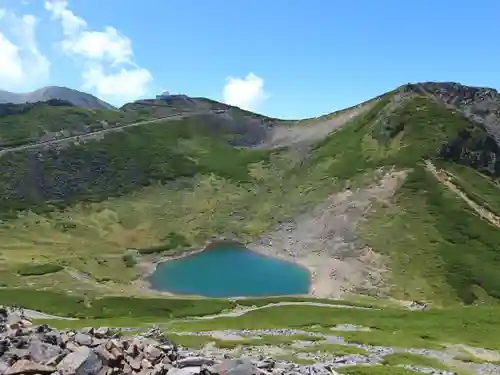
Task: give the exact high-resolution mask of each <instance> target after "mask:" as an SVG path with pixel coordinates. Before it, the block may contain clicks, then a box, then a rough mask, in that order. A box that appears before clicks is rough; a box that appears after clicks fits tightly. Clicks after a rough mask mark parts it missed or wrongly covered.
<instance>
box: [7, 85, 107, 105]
mask: <svg viewBox="0 0 500 375" xmlns="http://www.w3.org/2000/svg"><path fill="white" fill-rule="evenodd" d="M50 99H60V100H65V101H67V102H70V103H71V104H73V105H75V106H78V107H82V108H91V109H113V108H115V107H114V106H112V105H111V104H109V103H106V102H104V101H103V100H101V99H99V98H97V97H96V96H94V95H91V94H88V93H85V92H82V91H78V90H75V89H71V88H68V87H62V86H45V87H42V88H40V89H37V90H34V91H31V92H27V93H15V92H9V91H5V90H0V103H12V104H24V103H36V102H44V101H47V100H50Z"/></svg>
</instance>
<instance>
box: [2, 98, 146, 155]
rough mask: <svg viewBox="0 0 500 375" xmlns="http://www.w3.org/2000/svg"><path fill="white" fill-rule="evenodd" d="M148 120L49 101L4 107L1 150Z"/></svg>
mask: <svg viewBox="0 0 500 375" xmlns="http://www.w3.org/2000/svg"><path fill="white" fill-rule="evenodd" d="M141 119H144V117H141V116H140V115H139V114H138V113H133V112H130V113H124V112H121V111H118V110H115V109H88V108H82V107H77V106H75V105H73V104H71V103H70V102H68V101H63V100H59V99H49V100H47V101H45V102H36V103H27V104H0V148H8V147H14V146H18V145H22V144H26V143H36V142H44V141H48V140H53V139H59V138H65V137H69V136H72V135H81V134H86V133H89V132H92V131H97V130H101V129H104V128H107V127H113V126H119V125H120V124H123V123H129V122H133V121H139V120H141Z"/></svg>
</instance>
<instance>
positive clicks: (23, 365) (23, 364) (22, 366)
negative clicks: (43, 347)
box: [4, 359, 55, 375]
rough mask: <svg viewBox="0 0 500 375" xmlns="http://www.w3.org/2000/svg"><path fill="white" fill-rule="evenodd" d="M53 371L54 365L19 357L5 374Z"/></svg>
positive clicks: (15, 374)
mask: <svg viewBox="0 0 500 375" xmlns="http://www.w3.org/2000/svg"><path fill="white" fill-rule="evenodd" d="M54 371H55V368H54V367H51V366H46V365H42V364H39V363H35V362H32V361H29V360H27V359H21V360H19V361H17V362H16V363H14V364H13V365H12V366H11V367H10V368H9V369H7V371H5V373H4V374H5V375H17V374H51V373H53V372H54Z"/></svg>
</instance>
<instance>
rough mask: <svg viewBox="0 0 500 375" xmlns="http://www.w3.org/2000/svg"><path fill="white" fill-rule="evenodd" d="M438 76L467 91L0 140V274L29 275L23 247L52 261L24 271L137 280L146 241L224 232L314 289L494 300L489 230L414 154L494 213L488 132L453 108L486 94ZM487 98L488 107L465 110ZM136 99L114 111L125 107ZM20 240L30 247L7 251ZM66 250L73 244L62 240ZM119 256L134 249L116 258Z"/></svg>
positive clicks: (110, 285) (162, 246)
mask: <svg viewBox="0 0 500 375" xmlns="http://www.w3.org/2000/svg"><path fill="white" fill-rule="evenodd" d="M432 87H434V86H432ZM445 87H447V88H449V90H456V91H457V94H456V95H462V96H463V97H464V98H465V99H467V100H465V104H462V103H461V101H459V100H457V101H456V102H455V103H448V104H447V105H445V104H443V103H442V102H440V101H439V100H436V98H435V97H434V96H437V95H438V93H439V92H440V91H439V90H440V89H439V90H437V89H436V90H434V91H432V90H429V84H425V85H424V86H423V88H424V89H425V90H424V91H427V92H428V93H427V94H426V93H425V92H422V90H420V89H419V88H418V87H417V88H415V87H413V86H410V87H407V86H406V87H405V86H404V85H403V86H401V87H399V88H397V89H395V90H392V91H390V92H389V93H386V94H383V95H380V96H378V97H376V98H374V99H373V100H369V101H367V102H364V103H362V104H360V105H358V106H354V107H351V108H348V109H346V110H343V111H339V112H336V113H332V114H329V115H326V116H320V117H318V118H313V119H307V120H303V121H297V122H280V121H279V120H273V119H268V118H264V119H262V118H261V117H258V116H259V115H255V116H256V117H255V118H253V117H252V115H251V114H249V115H247V114H246V113H244V112H237V110H236V109H234V108H228V107H224V108H219V109H224V112H223V113H212V114H210V115H208V114H206V115H199V116H198V115H197V116H189V112H188V111H187V110H186V108H185V107H180V109H181V112H183V113H187V114H186V115H185V116H183V117H182V118H179V119H177V120H175V121H163V120H161V119H159V121H155V122H151V123H148V124H144V125H140V126H136V127H130V128H126V129H122V130H120V131H116V132H113V133H109V134H106V135H104V136H103V137H101V138H99V139H90V140H88V142H86V143H85V144H78V142H77V143H75V144H70V145H69V146H68V147H65V148H63V149H60V148H48V149H43V150H42V149H36V150H20V151H16V152H11V153H8V154H4V155H3V156H1V157H0V164H1V166H0V167H1V168H0V171H1V172H0V195H1V196H2V197H3V199H2V200H1V201H0V204H1V205H2V209H1V212H2V215H3V216H2V220H3V221H2V222H3V224H2V225H1V226H0V238H2V239H4V244H3V245H0V254H1V255H2V256H3V259H4V260H3V261H1V262H0V270H1V271H2V272H1V274H2V276H1V277H0V281H3V282H4V283H6V284H7V285H12V286H23V285H24V286H26V283H28V282H30V281H29V280H28V279H26V278H25V277H24V276H22V275H19V274H18V273H17V272H16V269H19V268H22V267H23V265H24V264H27V263H29V262H30V261H32V259H36V260H37V261H41V260H44V261H45V262H49V263H54V265H55V266H56V267H49V268H48V269H51V270H57V271H51V272H52V273H50V274H47V275H46V276H44V275H39V276H37V277H36V280H37V282H38V283H39V285H40V286H42V287H45V288H49V289H56V290H58V288H65V287H67V285H75V284H76V285H78V287H82V288H85V289H86V290H92V291H94V292H95V291H96V290H101V291H103V290H108V291H118V290H120V291H122V292H123V291H124V290H126V293H132V294H135V293H138V294H141V293H145V290H144V288H143V286H144V270H143V268H141V266H140V264H152V263H153V264H154V257H155V256H154V255H150V254H156V255H157V256H166V257H168V256H179V255H182V254H186V253H189V252H190V251H192V250H195V249H199V248H200V247H203V246H204V244H206V243H207V241H210V239H214V238H232V239H236V240H238V241H240V242H241V243H244V244H247V245H248V246H249V247H250V248H252V249H256V250H258V251H261V252H263V253H265V254H267V255H272V256H276V257H282V258H285V259H288V260H293V261H294V262H299V263H301V264H303V265H304V266H306V267H307V268H309V269H310V270H311V272H312V274H313V275H314V277H313V286H314V290H315V291H316V293H317V294H318V295H319V296H335V297H338V296H339V295H343V294H345V293H368V294H370V293H374V294H376V295H378V296H381V297H394V298H397V299H402V300H407V299H411V298H413V299H418V300H420V299H427V300H431V301H433V302H435V303H446V304H456V303H465V304H472V303H476V302H478V301H487V300H489V299H493V300H499V299H500V279H499V278H497V277H495V276H494V270H495V267H497V266H500V264H498V259H497V258H496V255H495V254H496V243H497V241H498V242H500V237H499V233H498V229H497V228H496V227H495V228H493V227H492V226H491V225H490V224H489V223H488V222H487V221H486V220H483V219H481V217H480V216H479V215H477V210H476V211H474V210H472V209H471V205H470V201H468V202H469V204H468V203H467V202H464V199H463V197H461V196H460V195H457V194H455V193H454V192H453V191H449V190H450V189H448V187H447V186H446V185H445V184H443V183H442V182H441V181H439V180H438V179H436V178H435V176H434V175H433V174H432V173H431V172H429V170H428V169H426V164H425V161H426V160H429V161H430V162H431V163H433V165H436V166H437V167H439V168H440V169H442V170H445V171H448V172H450V173H451V171H452V172H453V176H455V177H454V178H456V179H457V181H455V182H456V183H455V184H454V186H457V188H460V189H462V190H463V191H464V192H465V193H467V197H470V199H473V200H474V202H476V203H477V204H478V205H481V206H483V207H488V209H489V211H490V212H492V213H494V214H497V215H498V212H499V211H495V210H496V209H497V208H498V207H497V206H498V205H497V204H496V203H495V200H494V197H495V195H496V194H497V193H498V189H499V187H498V181H497V178H498V177H499V176H500V175H499V174H497V171H498V170H499V169H497V166H500V162H497V159H496V155H497V149H498V144H497V142H496V140H495V139H494V137H493V136H492V135H491V134H490V133H489V130H490V129H488V127H486V126H485V124H484V123H481V122H476V121H473V120H471V118H470V117H467V116H466V113H467V111H466V110H462V109H461V108H466V109H467V108H472V109H475V110H472V111H469V112H474V114H475V115H476V116H479V117H481V116H483V117H484V118H486V119H487V120H488V119H489V118H492V117H491V116H493V115H495V113H496V112H495V110H496V106H495V105H496V102H495V101H496V97H495V96H494V95H493V96H492V97H491V98H489V99H488V97H487V99H481V98H482V97H484V95H483V94H484V92H485V91H484V90H483V91H481V90H482V89H479V90H478V91H474V94H468V91H467V90H465V94H462V93H463V92H464V89H463V88H462V87H461V86H451V88H450V86H448V84H445ZM429 92H430V93H429ZM436 92H437V93H436ZM448 93H450V91H448ZM449 95H451V96H453V95H455V94H453V91H452V92H451V94H449ZM191 100H192V98H191ZM485 100H488V104H487V106H486V107H487V109H488V111H484V110H483V111H477V108H478V105H477V103H481V102H484V101H485ZM157 104H158V105H159V107H161V103H160V102H158V103H157ZM202 104H203V103H202ZM143 105H144V102H143V103H142V104H141V103H135V104H134V106H132V107H129V108H128V110H126V111H123V112H124V113H129V115H130V114H132V113H135V114H136V115H137V113H138V111H140V109H141V108H142V107H141V106H143ZM167 105H171V103H170V104H169V103H167ZM208 105H209V108H210V109H214V108H213V106H214V105H217V103H215V104H210V103H208ZM145 106H146V107H147V108H146V109H147V110H148V111H150V110H151V108H150V107H151V106H148V105H147V104H146V105H145ZM210 106H212V107H210ZM467 106H468V107H467ZM221 107H222V106H221ZM166 108H169V107H166ZM176 108H179V107H175V105H174V108H173V110H175V109H176ZM457 108H458V109H457ZM479 108H482V107H481V106H480V105H479ZM459 109H460V110H459ZM169 110H172V108H169ZM118 112H120V111H118ZM120 113H122V112H120ZM148 113H149V112H148ZM143 115H144V114H143ZM23 116H25V115H21V117H19V118H16V121H21V120H22V119H25V117H23ZM148 116H151V117H153V118H154V117H155V114H154V113H153V115H151V114H148V115H146V117H148ZM247 116H249V117H247ZM488 116H489V117H488ZM228 118H230V119H231V120H228ZM224 119H226V120H224ZM255 121H256V122H255ZM488 121H489V120H488ZM266 122H268V124H267V126H268V129H267V128H266V129H264V128H263V133H262V135H259V137H260V138H256V139H253V140H252V141H251V142H247V141H248V139H246V138H245V137H244V134H246V133H245V132H246V130H245V129H250V128H253V127H255V126H263V124H265V123H266ZM242 129H243V130H244V131H243V133H241V131H242ZM492 129H493V128H492ZM280 134H281V135H283V134H284V136H283V137H282V136H281V135H280ZM280 137H281V138H280ZM261 139H265V140H266V142H265V143H263V144H261V143H259V142H260V140H261ZM273 140H274V141H276V140H282V142H281V141H279V142H277V141H276V142H274V141H273ZM283 140H284V141H283ZM257 141H259V142H257ZM280 142H281V143H280ZM259 144H260V145H261V146H260V147H256V146H257V145H259ZM498 160H500V158H499V159H498ZM465 176H467V177H465ZM466 182H471V183H470V184H469V185H467V184H466ZM329 218H330V219H329ZM392 228H397V231H395V229H394V230H393V229H392ZM42 233H43V234H42ZM401 234H405V235H401ZM40 237H43V238H44V241H43V242H40V241H39V240H38V239H39V238H40ZM172 238H175V239H176V241H172ZM179 239H182V240H179ZM268 239H272V241H271V242H272V243H273V244H274V245H273V246H268V245H266V244H268V243H270V242H269V241H268ZM389 239H390V241H389ZM17 248H23V249H29V250H26V253H25V254H23V253H14V252H11V251H9V249H17ZM68 249H70V251H69V253H71V255H72V256H71V257H69V256H65V255H64V254H66V253H67V251H68ZM127 249H129V250H130V249H135V250H134V251H135V252H134V253H133V254H132V253H130V252H127V251H128V250H127ZM455 249H458V250H457V251H455ZM469 252H473V254H474V255H475V258H471V257H470V256H469V255H468V254H469ZM131 254H132V255H131ZM148 254H149V255H148ZM125 255H127V259H131V257H132V259H136V263H134V262H132V263H130V260H127V262H128V263H127V264H132V265H131V266H127V265H126V264H125V263H124V261H122V259H121V257H122V256H125ZM30 259H31V260H30ZM148 262H149V263H148ZM332 270H337V273H336V274H335V275H334V276H332V273H331V271H332ZM339 270H344V271H339ZM75 274H77V275H80V276H79V277H77V278H76V279H75V278H74V277H72V276H71V275H75ZM82 275H84V276H82ZM68 277H69V278H70V280H68ZM82 277H84V278H85V280H87V281H88V282H86V283H82V282H80V281H78V280H80V278H82ZM31 280H33V279H31ZM55 280H57V283H56V284H54V282H55ZM75 280H76V281H75ZM131 282H132V283H131ZM148 293H154V292H153V291H151V290H149V291H148Z"/></svg>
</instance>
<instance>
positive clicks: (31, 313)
mask: <svg viewBox="0 0 500 375" xmlns="http://www.w3.org/2000/svg"><path fill="white" fill-rule="evenodd" d="M278 306H317V307H333V308H344V309H360V310H379V309H372V308H369V307H361V306H350V305H335V304H329V303H320V302H277V303H270V304H267V305H264V306H258V307H248V308H243V309H241V310H236V311H231V312H228V313H220V314H215V315H207V316H194V317H186V318H185V319H179V320H176V321H177V322H179V321H192V320H207V319H215V318H229V317H238V316H242V315H245V314H246V313H248V312H250V311H255V310H262V309H267V308H270V307H278ZM23 311H24V315H25V316H26V317H27V318H30V319H54V320H77V318H70V317H63V316H57V315H51V314H45V313H43V312H40V311H36V310H30V309H23Z"/></svg>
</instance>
